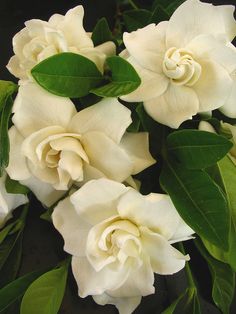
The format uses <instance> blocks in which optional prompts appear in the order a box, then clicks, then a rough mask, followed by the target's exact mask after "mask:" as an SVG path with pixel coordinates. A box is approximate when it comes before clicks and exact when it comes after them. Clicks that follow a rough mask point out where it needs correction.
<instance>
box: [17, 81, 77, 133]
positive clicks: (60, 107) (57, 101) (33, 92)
mask: <svg viewBox="0 0 236 314" xmlns="http://www.w3.org/2000/svg"><path fill="white" fill-rule="evenodd" d="M13 112H14V116H13V119H12V120H13V123H14V124H15V126H16V127H17V129H18V130H19V131H20V133H21V134H22V135H23V136H28V135H30V134H32V133H33V132H35V131H38V130H40V129H42V128H45V127H48V126H53V125H57V126H61V127H63V128H66V127H67V126H68V124H69V122H70V120H71V118H72V117H73V116H74V115H75V113H76V110H75V107H74V105H73V103H72V102H71V100H70V99H69V98H65V97H59V96H55V95H53V94H50V93H48V92H47V91H45V90H43V89H42V88H41V87H40V86H38V85H37V84H36V83H31V82H27V83H25V84H23V85H21V86H20V87H19V92H18V95H17V97H16V100H15V103H14V107H13Z"/></svg>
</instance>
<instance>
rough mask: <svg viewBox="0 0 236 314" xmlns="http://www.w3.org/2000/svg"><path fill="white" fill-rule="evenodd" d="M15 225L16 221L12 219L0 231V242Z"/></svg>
mask: <svg viewBox="0 0 236 314" xmlns="http://www.w3.org/2000/svg"><path fill="white" fill-rule="evenodd" d="M15 225H16V222H15V221H14V222H12V223H10V224H9V225H7V226H6V227H4V229H2V230H1V231H0V244H1V243H2V242H3V241H4V240H5V238H6V236H7V235H8V234H9V232H10V231H11V230H12V229H13V227H14V226H15Z"/></svg>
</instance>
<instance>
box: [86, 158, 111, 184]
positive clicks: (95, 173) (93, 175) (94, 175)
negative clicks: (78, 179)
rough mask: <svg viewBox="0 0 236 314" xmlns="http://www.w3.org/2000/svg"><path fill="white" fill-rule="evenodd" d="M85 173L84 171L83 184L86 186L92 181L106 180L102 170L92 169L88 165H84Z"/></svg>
mask: <svg viewBox="0 0 236 314" xmlns="http://www.w3.org/2000/svg"><path fill="white" fill-rule="evenodd" d="M83 171H84V180H83V182H82V183H81V185H82V184H84V183H86V182H88V181H90V180H95V179H100V178H106V175H105V174H104V173H102V172H101V171H100V170H98V169H96V168H94V167H92V166H91V165H89V164H88V163H86V162H85V163H84V164H83Z"/></svg>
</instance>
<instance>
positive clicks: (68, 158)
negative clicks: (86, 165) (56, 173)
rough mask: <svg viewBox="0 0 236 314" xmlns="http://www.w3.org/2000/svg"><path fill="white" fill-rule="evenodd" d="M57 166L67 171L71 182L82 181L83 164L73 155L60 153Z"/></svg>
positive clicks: (64, 152) (66, 152)
mask: <svg viewBox="0 0 236 314" xmlns="http://www.w3.org/2000/svg"><path fill="white" fill-rule="evenodd" d="M58 166H59V167H60V168H61V169H63V170H64V171H67V172H68V174H69V175H70V177H71V179H72V180H75V181H82V180H83V178H84V176H83V162H82V159H81V158H80V157H78V155H76V154H75V153H73V152H68V151H62V152H61V154H60V160H59V163H58Z"/></svg>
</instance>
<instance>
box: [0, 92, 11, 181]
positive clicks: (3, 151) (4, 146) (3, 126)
mask: <svg viewBox="0 0 236 314" xmlns="http://www.w3.org/2000/svg"><path fill="white" fill-rule="evenodd" d="M12 106H13V100H12V97H11V96H8V97H7V98H6V102H5V104H4V105H3V108H2V113H1V119H0V176H2V175H3V170H4V169H5V168H6V167H7V166H8V163H9V151H10V143H9V137H8V123H9V119H10V116H11V112H12Z"/></svg>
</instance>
